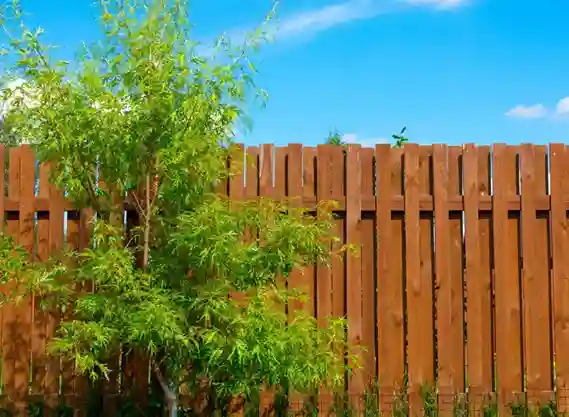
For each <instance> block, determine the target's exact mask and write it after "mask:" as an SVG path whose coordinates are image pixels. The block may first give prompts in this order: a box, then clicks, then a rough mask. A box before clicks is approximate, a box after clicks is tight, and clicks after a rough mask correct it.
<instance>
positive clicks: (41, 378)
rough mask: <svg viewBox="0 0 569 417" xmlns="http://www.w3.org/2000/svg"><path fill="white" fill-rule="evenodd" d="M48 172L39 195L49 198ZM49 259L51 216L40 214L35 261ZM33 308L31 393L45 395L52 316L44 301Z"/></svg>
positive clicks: (36, 301)
mask: <svg viewBox="0 0 569 417" xmlns="http://www.w3.org/2000/svg"><path fill="white" fill-rule="evenodd" d="M46 175H48V171H47V169H46V167H45V166H44V165H42V166H41V167H40V172H39V189H38V195H39V196H41V197H49V182H48V181H47V179H46ZM48 258H49V214H48V213H45V212H44V213H38V215H37V248H36V254H35V260H36V261H40V262H44V261H47V260H48ZM32 301H33V306H32V334H31V349H32V369H31V372H32V377H31V387H30V390H31V393H32V394H44V390H45V389H46V388H48V387H46V382H47V381H46V370H47V355H46V343H47V341H48V339H47V331H48V326H49V325H50V323H49V321H50V314H49V312H47V311H43V310H42V308H41V303H42V299H41V298H40V297H34V298H33V300H32Z"/></svg>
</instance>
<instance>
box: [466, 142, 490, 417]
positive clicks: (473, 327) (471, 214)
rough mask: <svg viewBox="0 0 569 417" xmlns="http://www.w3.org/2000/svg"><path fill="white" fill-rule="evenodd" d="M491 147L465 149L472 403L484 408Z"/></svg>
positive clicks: (487, 355)
mask: <svg viewBox="0 0 569 417" xmlns="http://www.w3.org/2000/svg"><path fill="white" fill-rule="evenodd" d="M488 151H489V150H488V148H477V147H475V146H474V145H466V147H465V150H464V157H463V158H464V206H465V212H464V218H465V253H466V276H465V279H466V300H467V305H466V311H467V323H468V326H467V334H468V340H467V353H468V387H469V394H470V396H469V404H470V406H471V410H472V411H476V412H477V413H478V412H479V411H480V409H481V405H482V402H483V397H484V395H486V394H487V393H488V392H491V391H492V374H493V361H494V359H493V353H492V352H493V349H492V339H493V336H492V322H491V320H492V300H491V280H490V270H491V266H490V242H491V241H490V222H489V219H488V218H487V216H485V215H484V214H481V213H480V205H479V201H480V196H481V195H484V194H486V195H489V159H488V156H489V152H488Z"/></svg>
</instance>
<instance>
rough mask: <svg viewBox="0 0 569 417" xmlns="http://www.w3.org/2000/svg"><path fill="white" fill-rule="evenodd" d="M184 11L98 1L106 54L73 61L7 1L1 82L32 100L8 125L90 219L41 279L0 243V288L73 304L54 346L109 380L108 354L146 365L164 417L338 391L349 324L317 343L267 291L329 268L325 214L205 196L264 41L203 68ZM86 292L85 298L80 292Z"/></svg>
mask: <svg viewBox="0 0 569 417" xmlns="http://www.w3.org/2000/svg"><path fill="white" fill-rule="evenodd" d="M188 3H189V1H188V0H146V1H144V2H136V3H135V2H129V1H122V0H100V8H101V14H100V20H101V27H102V39H101V41H100V42H99V43H97V44H96V45H93V46H91V47H86V48H85V49H84V50H83V51H82V53H81V54H80V56H79V58H78V59H77V60H75V61H74V62H73V63H67V62H63V61H58V60H55V59H54V58H53V55H52V54H51V53H50V50H51V49H50V47H48V46H45V45H44V44H43V43H42V42H41V41H40V40H41V33H42V32H41V30H40V29H37V30H29V29H26V28H25V26H23V23H22V14H21V11H20V9H19V6H18V4H17V3H13V5H12V6H11V7H6V8H4V10H3V14H2V15H3V21H2V24H3V26H4V29H5V33H7V34H8V36H9V39H8V44H9V45H8V46H9V48H8V49H7V51H12V52H14V53H15V55H14V54H13V53H11V54H9V56H10V58H11V59H12V58H13V57H14V56H15V59H12V62H14V61H15V66H14V73H13V74H12V75H17V76H18V77H20V78H21V79H23V80H25V83H24V85H23V87H24V88H22V89H20V90H19V91H20V93H21V94H23V95H24V96H26V95H27V99H28V100H13V102H12V106H11V110H10V112H9V113H8V114H7V115H6V120H7V122H9V125H10V127H11V131H12V132H13V133H14V134H17V135H18V137H21V138H24V139H25V140H27V141H28V142H29V143H31V144H32V146H33V149H34V151H35V152H36V155H37V156H38V158H39V160H40V161H41V162H42V163H45V164H49V166H50V167H51V170H52V181H54V183H55V184H57V185H58V186H60V187H61V188H64V189H65V190H66V192H67V195H68V197H69V198H71V199H72V200H73V201H74V202H75V204H76V206H77V207H79V208H85V207H90V208H92V209H93V210H94V212H95V213H96V216H95V218H96V220H95V222H94V229H93V242H92V243H93V244H92V247H89V248H86V249H84V250H82V251H73V250H66V251H65V252H64V253H63V254H58V256H55V257H54V258H53V259H51V260H50V261H48V262H43V263H37V262H32V260H30V259H29V257H28V255H27V254H26V253H25V252H24V251H22V250H21V249H17V250H14V247H13V245H12V244H11V242H10V241H9V239H7V238H3V239H2V241H1V244H0V272H1V273H2V277H3V280H4V282H10V283H11V285H12V286H13V285H14V283H17V284H18V285H17V289H18V290H17V291H18V292H17V293H16V294H15V296H16V297H17V298H21V297H22V296H23V295H25V294H30V293H33V294H36V295H40V296H41V297H42V299H43V300H45V303H46V304H45V305H46V308H53V309H57V308H60V307H61V306H62V305H68V306H71V308H72V311H73V318H72V319H66V320H64V321H62V322H61V324H60V325H59V328H58V331H57V336H56V337H55V338H54V339H53V341H52V346H51V347H52V350H53V351H54V352H55V353H56V354H60V355H63V356H64V357H67V358H70V359H72V360H73V361H74V363H75V366H76V369H77V370H78V371H80V372H83V373H86V374H88V375H89V376H91V377H92V378H101V377H107V376H108V374H109V372H110V370H109V367H108V363H107V361H108V359H109V358H111V357H112V356H113V355H115V354H117V352H119V351H120V350H121V349H132V350H134V351H137V352H141V353H143V354H144V355H147V356H148V357H149V358H150V359H151V362H152V364H153V371H154V373H155V375H156V377H157V378H158V380H159V381H161V384H162V386H163V389H164V390H165V392H166V393H167V394H168V395H169V397H168V398H169V399H170V400H171V402H172V404H171V407H172V408H175V399H176V393H177V390H178V387H180V386H181V385H182V384H184V385H186V386H188V387H190V389H191V390H192V391H193V392H196V390H197V389H198V387H201V389H203V388H204V384H205V391H206V393H207V394H208V398H209V399H210V401H209V403H210V405H211V404H213V403H214V401H215V402H219V401H221V402H227V400H228V399H229V398H231V397H232V396H243V397H244V398H248V397H250V396H251V395H253V394H254V393H255V392H256V391H257V390H258V389H259V388H261V387H265V386H266V387H284V388H285V389H290V390H298V391H307V390H311V389H314V388H317V387H319V386H321V385H322V384H323V385H334V384H336V383H340V382H341V381H343V379H344V373H345V372H346V371H347V370H348V369H347V368H346V365H345V352H348V353H349V348H348V347H347V346H346V345H345V328H344V322H343V321H342V320H333V319H331V320H330V322H329V326H327V327H326V328H318V327H317V325H316V323H315V320H314V318H313V317H309V316H307V315H304V314H302V313H297V315H296V316H295V317H294V319H293V320H292V321H290V322H289V318H287V316H286V315H285V313H284V310H283V309H282V308H275V306H276V305H279V304H282V303H286V302H288V301H289V300H290V299H291V298H292V297H297V296H298V295H295V294H293V293H292V292H288V291H285V290H283V289H278V288H279V287H278V286H277V285H275V282H276V280H277V277H279V276H283V277H288V275H289V273H290V272H291V270H292V269H293V268H302V267H304V266H307V265H310V264H313V263H315V262H323V263H326V262H327V261H328V260H329V257H330V253H329V249H328V248H329V244H330V241H331V240H332V239H334V238H333V235H332V234H331V230H332V229H331V223H330V221H329V218H328V217H327V216H326V215H325V214H326V211H325V210H323V211H322V213H323V216H318V220H316V219H315V218H314V217H312V216H311V215H310V214H309V213H308V212H307V211H306V210H303V209H294V208H292V207H289V206H287V205H285V204H277V203H276V202H273V201H268V200H256V201H249V202H244V203H239V202H233V201H232V202H229V201H226V200H225V199H224V198H222V197H219V196H217V195H216V194H215V193H214V192H213V191H214V186H215V184H218V183H219V182H222V181H224V180H225V179H226V178H227V176H228V175H231V173H228V170H227V168H226V161H227V158H228V157H229V156H230V154H231V152H233V141H232V127H233V126H234V124H235V123H237V122H239V121H240V120H243V117H244V114H243V112H242V109H243V107H244V104H245V103H247V102H249V101H250V100H251V99H252V98H253V97H254V96H255V94H254V93H256V92H257V91H256V90H255V88H254V85H253V81H252V76H253V74H254V72H255V70H254V66H253V64H252V63H251V62H250V60H249V58H248V56H249V52H250V50H251V49H253V50H254V49H256V48H257V47H258V46H259V42H260V41H261V40H262V39H263V34H262V31H257V32H256V33H255V34H254V35H252V36H250V37H248V38H247V40H246V42H245V44H244V45H243V46H240V47H237V48H234V47H232V46H231V45H230V44H229V43H228V42H227V41H224V40H222V41H221V42H219V43H218V44H217V46H216V48H215V50H214V53H213V54H212V56H211V57H203V56H200V55H199V54H198V53H197V51H198V49H197V44H196V43H194V42H193V41H192V38H191V34H190V24H189V20H188ZM21 28H24V29H23V31H20V29H21ZM30 100H31V101H32V102H33V103H34V105H29V102H30ZM100 180H103V181H104V184H105V186H106V187H102V186H99V185H98V184H99V183H100ZM123 197H124V198H126V199H127V200H128V201H129V202H130V203H131V204H132V207H134V208H135V210H136V212H137V214H138V218H139V223H140V226H139V227H138V228H136V229H135V230H134V231H132V233H133V234H134V236H129V238H128V239H125V238H124V232H123V226H122V223H121V222H120V221H119V222H116V221H115V222H113V219H115V220H116V219H117V218H118V219H122V213H123V207H122V204H119V205H118V206H117V204H116V203H117V198H118V201H121V199H122V198H123ZM86 284H88V285H93V287H94V288H95V290H94V291H92V292H77V291H75V288H77V287H78V286H84V285H86ZM235 292H241V295H242V297H240V298H239V300H241V301H239V300H236V299H234V298H232V297H230V294H232V293H235ZM351 359H354V358H350V361H348V362H349V363H350V364H353V363H354V362H353V361H352V360H351ZM350 366H352V365H350Z"/></svg>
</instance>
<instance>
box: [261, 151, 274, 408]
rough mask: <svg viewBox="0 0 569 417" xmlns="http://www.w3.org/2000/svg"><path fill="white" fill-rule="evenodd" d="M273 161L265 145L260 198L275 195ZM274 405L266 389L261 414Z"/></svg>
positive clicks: (271, 393) (272, 398) (272, 396)
mask: <svg viewBox="0 0 569 417" xmlns="http://www.w3.org/2000/svg"><path fill="white" fill-rule="evenodd" d="M273 159H274V146H273V145H267V144H265V145H263V146H262V152H261V155H260V158H259V172H260V178H259V196H260V197H268V198H272V197H274V195H275V187H274V179H273ZM259 232H260V233H262V231H259ZM273 403H274V393H273V392H272V390H270V389H265V390H263V392H261V399H260V405H259V412H260V415H261V416H265V415H266V416H269V415H272V414H271V413H272V410H273Z"/></svg>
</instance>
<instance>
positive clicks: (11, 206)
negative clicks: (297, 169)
mask: <svg viewBox="0 0 569 417" xmlns="http://www.w3.org/2000/svg"><path fill="white" fill-rule="evenodd" d="M307 149H309V148H307ZM305 159H306V158H305ZM313 162H314V161H313ZM313 185H314V184H312V186H313ZM307 187H308V189H310V187H311V184H308V185H307V184H305V185H304V186H303V188H304V189H307ZM247 193H248V192H247ZM308 193H309V191H307V192H306V194H308ZM303 194H305V193H304V192H303ZM275 200H278V199H275ZM327 200H328V201H333V202H334V204H335V208H334V210H333V211H335V212H338V213H342V212H343V211H345V210H346V199H345V198H344V197H342V198H340V199H339V200H333V199H331V198H328V199H327ZM316 202H317V199H316V197H314V196H306V195H305V196H304V197H303V199H302V206H303V207H304V208H306V209H308V210H313V211H314V210H315V209H316ZM361 203H362V210H363V211H367V212H373V211H375V204H376V202H375V197H374V196H370V195H362V197H361ZM50 204H51V203H50V201H49V199H47V198H40V197H37V198H35V199H34V202H33V207H34V210H35V211H49V208H50ZM563 205H564V207H566V209H567V210H569V199H568V200H566V201H564V203H563ZM448 206H449V210H450V211H463V210H464V202H463V198H462V196H455V197H449V201H448ZM19 207H20V205H19V203H18V201H17V200H14V199H12V198H10V197H6V198H5V199H4V208H5V211H8V212H9V211H19ZM492 207H493V203H492V197H491V196H490V195H487V194H484V195H481V196H480V200H479V208H480V211H491V210H492ZM506 207H507V209H508V211H512V212H517V211H520V210H521V197H520V196H519V195H518V196H516V195H514V196H510V197H508V198H507V199H506ZM63 209H64V210H70V211H73V210H76V209H77V208H76V207H74V206H73V204H72V203H71V202H70V201H64V202H63ZM124 209H125V210H133V209H134V205H133V204H132V202H130V201H128V200H127V201H125V202H124ZM404 209H405V203H404V199H403V196H401V195H399V196H395V197H393V198H392V200H391V210H392V211H394V212H401V213H403V212H404ZM536 209H537V210H538V211H549V210H550V209H551V202H550V196H548V195H545V196H542V197H538V198H536ZM419 210H420V211H421V213H430V212H432V211H433V210H434V201H433V197H432V196H430V195H425V194H422V195H420V196H419Z"/></svg>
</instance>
